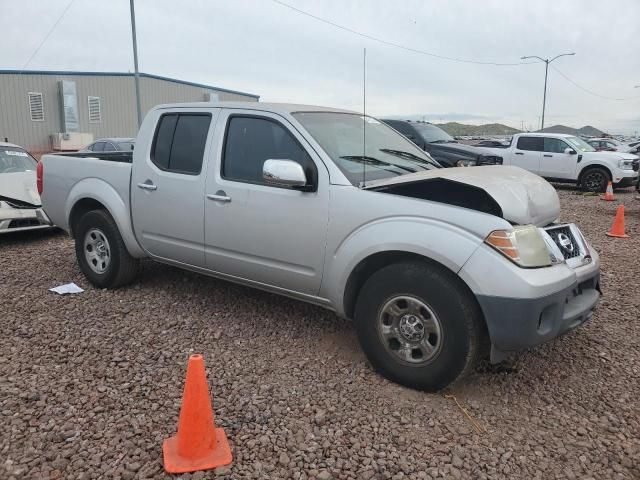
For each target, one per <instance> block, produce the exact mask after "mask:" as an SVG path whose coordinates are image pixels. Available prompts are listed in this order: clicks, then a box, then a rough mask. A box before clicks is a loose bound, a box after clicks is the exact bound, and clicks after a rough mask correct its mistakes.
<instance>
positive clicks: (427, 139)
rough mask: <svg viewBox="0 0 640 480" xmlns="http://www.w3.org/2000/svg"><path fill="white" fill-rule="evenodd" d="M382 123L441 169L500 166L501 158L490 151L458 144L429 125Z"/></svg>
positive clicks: (397, 122)
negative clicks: (414, 146)
mask: <svg viewBox="0 0 640 480" xmlns="http://www.w3.org/2000/svg"><path fill="white" fill-rule="evenodd" d="M382 121H383V122H384V123H386V124H387V125H389V126H390V127H392V128H394V129H396V130H397V131H398V132H400V133H401V134H402V135H404V136H405V137H407V138H408V139H409V140H411V141H412V142H413V143H415V144H416V145H418V146H419V147H420V148H422V149H423V150H424V151H426V152H428V153H429V154H430V155H431V156H432V157H433V158H434V159H435V160H437V161H438V162H439V163H440V164H441V165H442V166H443V167H471V166H477V165H502V157H500V156H497V155H496V154H495V153H493V152H492V151H490V150H487V149H484V148H482V147H474V146H471V145H465V144H463V143H458V142H456V141H455V139H454V138H453V137H452V136H451V135H449V134H448V133H447V132H445V131H444V130H442V129H441V128H438V127H436V126H435V125H433V124H431V123H427V122H412V121H409V120H384V119H383V120H382Z"/></svg>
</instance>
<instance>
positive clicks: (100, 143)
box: [78, 138, 136, 152]
mask: <svg viewBox="0 0 640 480" xmlns="http://www.w3.org/2000/svg"><path fill="white" fill-rule="evenodd" d="M135 143H136V139H135V138H100V139H99V140H96V141H95V142H93V143H91V144H89V145H87V146H86V147H84V148H83V149H82V150H78V151H79V152H130V151H131V150H133V147H134V146H135Z"/></svg>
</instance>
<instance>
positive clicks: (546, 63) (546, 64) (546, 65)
mask: <svg viewBox="0 0 640 480" xmlns="http://www.w3.org/2000/svg"><path fill="white" fill-rule="evenodd" d="M570 55H575V53H561V54H560V55H556V56H555V57H553V58H552V59H551V60H549V59H548V58H541V57H538V56H537V55H529V56H526V57H521V60H527V59H528V58H537V59H538V60H541V61H543V62H544V94H543V96H542V122H541V126H540V130H542V129H543V128H544V112H545V109H546V105H547V76H548V75H549V64H550V63H551V62H553V61H554V60H557V59H558V58H560V57H567V56H570Z"/></svg>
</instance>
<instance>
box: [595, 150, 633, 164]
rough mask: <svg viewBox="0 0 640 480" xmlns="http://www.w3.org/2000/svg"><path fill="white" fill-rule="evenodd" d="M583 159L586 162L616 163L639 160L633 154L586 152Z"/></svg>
mask: <svg viewBox="0 0 640 480" xmlns="http://www.w3.org/2000/svg"><path fill="white" fill-rule="evenodd" d="M582 158H584V159H585V160H603V161H607V160H610V161H612V162H616V161H618V160H635V159H636V158H638V156H637V155H634V154H632V153H625V152H604V151H601V152H584V153H583V154H582Z"/></svg>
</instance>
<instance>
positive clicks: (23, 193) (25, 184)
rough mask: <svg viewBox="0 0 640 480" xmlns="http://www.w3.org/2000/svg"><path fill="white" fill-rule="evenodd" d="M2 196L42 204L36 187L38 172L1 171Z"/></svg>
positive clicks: (0, 195)
mask: <svg viewBox="0 0 640 480" xmlns="http://www.w3.org/2000/svg"><path fill="white" fill-rule="evenodd" d="M0 197H6V198H10V199H13V200H19V201H21V202H27V203H30V204H31V205H35V206H40V205H41V204H42V203H41V201H40V195H38V189H37V187H36V172H34V171H27V172H13V173H0Z"/></svg>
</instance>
